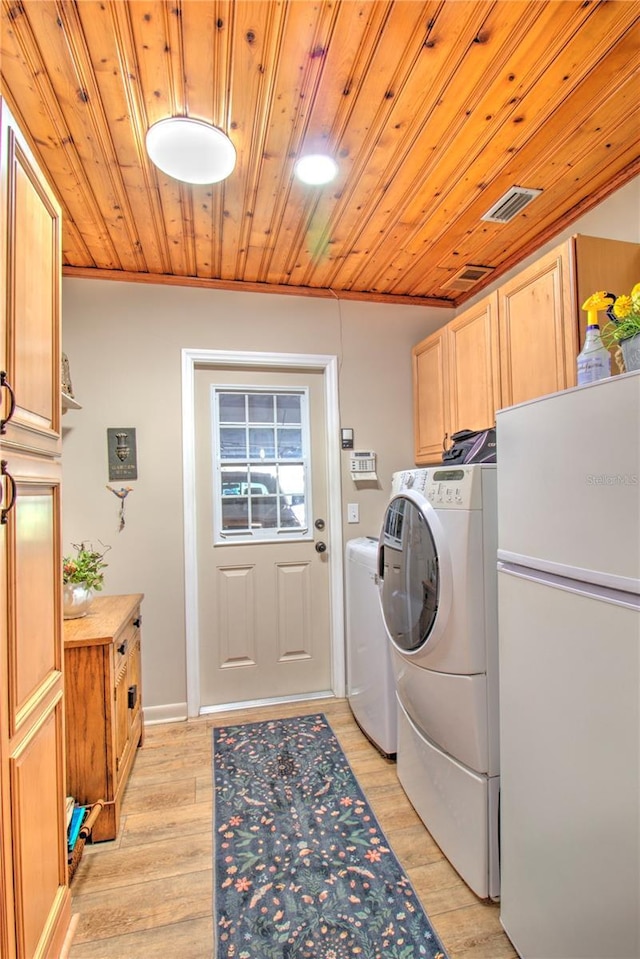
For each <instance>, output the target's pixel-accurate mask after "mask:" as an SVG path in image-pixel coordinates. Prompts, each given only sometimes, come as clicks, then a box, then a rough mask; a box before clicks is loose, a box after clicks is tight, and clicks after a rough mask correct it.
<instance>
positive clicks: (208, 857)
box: [72, 828, 212, 909]
mask: <svg viewBox="0 0 640 959" xmlns="http://www.w3.org/2000/svg"><path fill="white" fill-rule="evenodd" d="M211 863H212V842H211V828H209V829H208V830H206V831H204V830H203V832H202V833H201V834H200V835H190V836H185V837H180V838H172V839H166V840H161V841H159V842H156V843H145V844H143V845H141V846H135V847H132V846H130V847H128V848H126V849H123V848H122V847H119V848H118V849H113V850H111V849H110V850H105V853H104V854H100V853H98V852H96V853H94V854H93V855H91V856H83V858H82V860H81V862H80V865H79V867H78V871H77V872H76V876H75V879H74V881H73V887H72V893H73V896H74V897H75V896H78V895H79V894H80V893H83V892H84V893H86V892H89V891H90V892H98V891H101V892H104V891H109V893H110V892H111V890H113V889H116V888H117V887H118V886H132V885H138V884H140V883H143V882H145V881H146V880H148V879H160V878H162V879H166V878H169V877H177V876H181V875H184V874H186V873H190V872H201V871H202V870H203V869H210V868H211ZM132 908H134V909H135V902H132Z"/></svg>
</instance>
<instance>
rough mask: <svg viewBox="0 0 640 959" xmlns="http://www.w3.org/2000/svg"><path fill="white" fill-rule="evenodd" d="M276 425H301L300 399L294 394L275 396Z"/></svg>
mask: <svg viewBox="0 0 640 959" xmlns="http://www.w3.org/2000/svg"><path fill="white" fill-rule="evenodd" d="M276 407H277V420H276V422H278V423H287V424H288V423H302V419H301V406H300V397H299V396H296V395H295V393H292V394H284V395H280V396H276Z"/></svg>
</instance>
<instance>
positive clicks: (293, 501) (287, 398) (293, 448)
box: [214, 387, 309, 539]
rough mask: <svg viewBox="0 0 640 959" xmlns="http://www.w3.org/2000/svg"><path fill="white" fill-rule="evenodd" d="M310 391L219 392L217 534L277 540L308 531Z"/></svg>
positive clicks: (215, 409)
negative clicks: (281, 534) (282, 534)
mask: <svg viewBox="0 0 640 959" xmlns="http://www.w3.org/2000/svg"><path fill="white" fill-rule="evenodd" d="M307 411H308V403H307V393H306V390H296V391H286V392H285V391H277V392H265V391H262V390H243V389H228V388H226V389H225V388H222V387H220V388H217V389H215V402H214V419H215V431H214V435H215V442H214V456H215V472H216V485H215V489H216V506H217V508H216V509H215V511H214V512H215V516H216V532H217V534H219V535H220V536H221V537H222V538H224V537H225V535H234V538H235V537H237V536H241V535H242V534H243V533H244V534H246V535H247V536H249V537H250V538H251V539H255V538H264V539H273V538H274V536H275V535H277V534H278V532H279V531H280V530H286V531H287V532H288V533H290V534H291V533H293V534H295V532H296V531H298V532H299V533H300V534H301V535H302V534H304V533H306V532H307V527H308V520H307V516H308V508H309V502H308V500H309V494H308V483H307V476H308V470H309V457H308V446H309V444H308V436H309V424H308V412H307Z"/></svg>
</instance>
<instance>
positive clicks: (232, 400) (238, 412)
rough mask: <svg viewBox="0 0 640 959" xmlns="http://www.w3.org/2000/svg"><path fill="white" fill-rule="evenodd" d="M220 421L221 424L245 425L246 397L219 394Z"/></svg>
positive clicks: (237, 394)
mask: <svg viewBox="0 0 640 959" xmlns="http://www.w3.org/2000/svg"><path fill="white" fill-rule="evenodd" d="M219 419H220V422H221V423H244V421H245V419H246V416H245V397H244V395H243V394H242V393H220V394H219Z"/></svg>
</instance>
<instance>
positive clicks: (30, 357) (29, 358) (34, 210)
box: [0, 103, 62, 454]
mask: <svg viewBox="0 0 640 959" xmlns="http://www.w3.org/2000/svg"><path fill="white" fill-rule="evenodd" d="M0 124H1V129H0V138H1V142H2V167H1V173H0V208H1V210H2V237H1V238H0V257H1V260H2V279H3V283H2V287H1V289H2V299H3V303H2V310H3V314H4V326H3V335H2V338H1V342H0V370H2V372H3V380H4V381H5V385H4V386H3V388H2V390H0V423H2V425H1V426H0V429H1V430H2V434H1V438H2V444H3V446H5V445H6V446H14V445H15V446H19V447H21V448H22V449H28V450H34V451H39V452H45V453H50V454H56V453H59V452H60V446H61V432H60V425H61V424H60V416H61V409H60V360H61V350H60V289H61V280H62V265H61V264H62V245H61V232H62V223H61V216H60V207H59V205H58V202H57V200H56V198H55V196H54V194H53V192H52V190H51V189H50V187H49V185H48V184H47V182H46V181H45V180H44V178H43V177H42V175H41V173H40V170H39V169H38V166H37V164H36V161H35V158H34V156H33V154H32V153H31V150H30V149H29V147H28V146H27V143H26V141H25V139H24V137H23V136H22V134H21V133H20V130H19V129H18V127H17V125H16V123H15V121H14V119H13V117H12V116H11V114H10V112H9V110H8V109H7V106H6V103H2V104H1V105H0ZM12 396H13V399H14V400H15V408H14V409H13V412H12V411H11V408H12Z"/></svg>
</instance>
